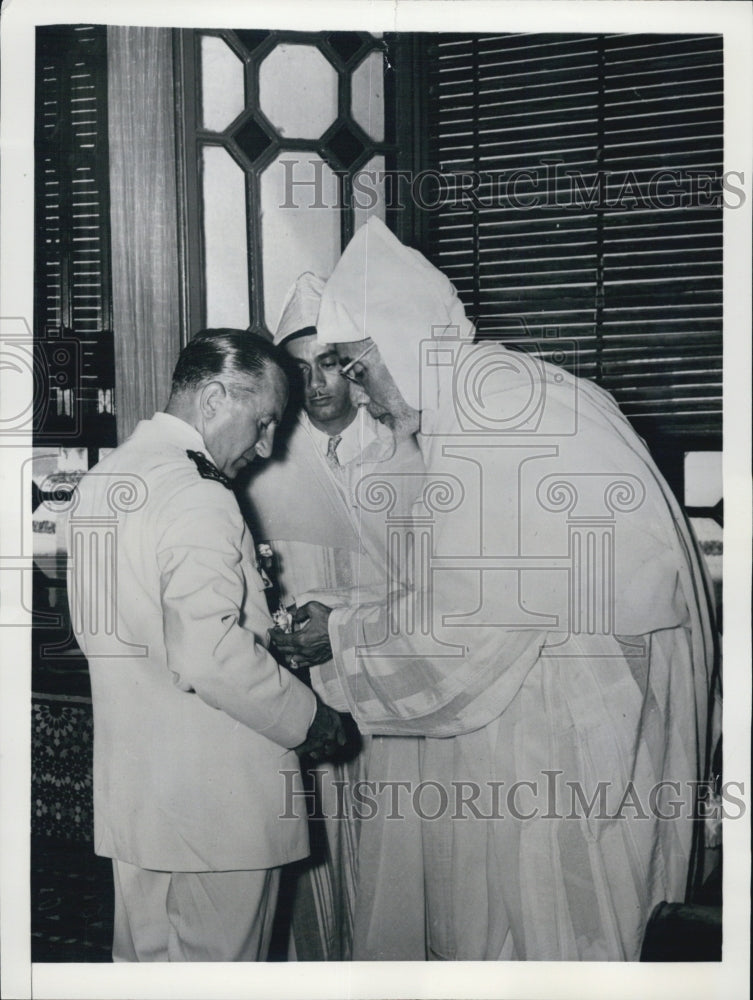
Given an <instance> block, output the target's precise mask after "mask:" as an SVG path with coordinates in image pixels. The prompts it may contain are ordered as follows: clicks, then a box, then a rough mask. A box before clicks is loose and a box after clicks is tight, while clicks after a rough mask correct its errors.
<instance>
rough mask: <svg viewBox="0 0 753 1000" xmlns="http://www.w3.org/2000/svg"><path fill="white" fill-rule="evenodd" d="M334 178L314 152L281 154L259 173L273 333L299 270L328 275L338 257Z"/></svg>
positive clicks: (268, 311)
mask: <svg viewBox="0 0 753 1000" xmlns="http://www.w3.org/2000/svg"><path fill="white" fill-rule="evenodd" d="M339 204H340V198H339V186H338V180H337V177H336V176H335V174H334V173H333V172H332V170H330V168H329V167H328V166H327V164H326V163H325V162H324V161H323V160H322V159H321V158H320V157H318V156H317V155H316V154H315V153H308V152H305V153H304V152H291V151H286V152H284V153H281V154H280V155H279V156H278V157H277V159H276V160H274V162H273V163H271V164H270V165H269V166H268V167H267V168H266V169H265V170H264V171H263V173H262V175H261V232H262V260H263V264H264V272H263V273H264V316H265V320H266V324H267V327H268V329H269V330H270V331H272V332H273V333H274V330H275V328H276V326H277V322H278V320H279V317H280V309H281V307H282V302H283V299H284V297H285V293H286V292H287V290H288V288H289V287H290V286H291V285H292V283H293V282H294V281H295V279H296V278H297V277H298V275H299V274H302V273H303V272H304V271H313V272H314V273H315V274H318V275H321V277H322V278H326V277H329V275H330V274H331V273H332V269H333V268H334V266H335V264H336V263H337V260H338V259H339V257H340V209H339Z"/></svg>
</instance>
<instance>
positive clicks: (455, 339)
mask: <svg viewBox="0 0 753 1000" xmlns="http://www.w3.org/2000/svg"><path fill="white" fill-rule="evenodd" d="M317 329H318V334H319V337H320V338H321V339H322V340H324V341H327V342H329V343H335V344H336V346H337V351H338V355H339V358H340V361H341V364H342V365H343V374H344V375H345V377H346V378H348V377H349V378H350V379H351V381H354V382H355V383H356V385H355V386H353V387H352V391H353V393H354V400H355V401H356V402H358V403H360V404H361V405H363V406H365V407H366V408H367V410H368V412H369V413H370V414H371V415H372V416H373V417H374V418H376V419H378V420H380V421H381V422H382V423H384V424H385V425H387V426H389V427H391V429H392V431H393V433H394V434H395V436H396V438H397V439H404V438H409V437H410V436H411V435H413V434H417V435H418V441H419V444H420V447H421V451H422V453H423V457H424V462H425V466H426V483H425V485H424V486H423V487H422V488H421V489H420V490H419V491H418V492H417V495H416V498H415V504H414V507H413V529H412V536H413V537H412V541H411V542H410V544H407V542H406V544H405V545H404V547H403V548H402V549H400V563H401V576H402V579H401V584H402V587H401V588H398V589H393V592H392V594H391V597H390V599H389V600H387V601H385V602H383V603H381V604H375V603H370V604H364V605H361V606H358V607H354V606H352V605H350V606H345V605H340V606H338V605H337V603H336V602H330V603H329V604H327V603H326V602H324V601H315V602H311V603H309V604H308V605H307V606H305V607H302V608H301V609H300V610H299V612H298V618H299V620H300V621H306V622H307V625H306V628H305V629H304V630H303V631H300V632H296V633H294V634H292V635H290V636H278V637H277V640H276V641H277V643H278V647H279V648H281V649H283V650H284V651H285V652H286V654H287V655H289V656H295V657H296V658H297V659H298V660H300V661H303V662H307V663H309V664H311V665H313V664H316V663H319V665H318V666H316V667H314V669H312V671H311V676H312V681H313V684H314V687H315V689H316V690H317V691H318V692H319V693H320V695H321V696H322V698H323V699H324V700H325V701H326V702H327V703H328V704H330V705H332V706H333V707H335V708H338V709H340V710H347V711H349V712H350V713H351V714H352V715H353V717H354V718H355V720H356V722H357V724H358V726H359V728H360V730H361V731H362V732H364V733H372V734H402V735H414V736H422V737H425V739H424V741H423V746H422V756H421V762H420V783H419V786H418V787H417V788H413V789H412V790H411V789H407V790H406V791H405V795H404V797H403V800H402V802H403V806H404V808H403V811H404V812H405V813H406V815H407V814H408V813H410V812H412V813H414V814H415V813H416V812H418V814H419V815H420V817H421V821H422V829H423V857H424V876H425V880H426V898H427V912H426V916H427V933H428V949H429V956H430V957H432V958H439V959H476V960H478V959H540V960H557V959H571V960H577V959H581V960H582V959H590V960H637V958H638V957H639V954H640V948H641V941H642V937H643V931H644V928H645V926H646V923H647V921H648V917H649V915H650V913H651V911H652V909H653V907H654V906H655V905H656V904H657V903H658V902H659V901H661V900H668V901H682V900H683V898H684V896H685V892H686V883H687V880H688V876H689V871H690V869H691V868H692V866H693V852H694V843H695V839H694V831H695V828H696V823H695V821H694V816H695V803H694V795H693V788H694V787H695V786H694V784H693V783H694V782H698V781H699V780H701V779H702V778H704V777H705V766H706V759H707V729H708V725H707V722H708V711H709V700H710V699H709V692H710V690H711V689H712V682H713V680H714V677H713V673H712V672H713V665H714V636H713V630H712V623H711V620H710V614H709V603H708V594H707V581H706V577H705V574H704V571H703V568H702V565H701V562H700V557H699V556H698V554H697V548H696V545H695V542H694V539H693V536H692V533H691V532H690V529H689V528H688V526H687V523H686V520H685V518H684V514H683V512H682V510H681V509H680V507H679V505H678V503H677V501H676V500H675V498H674V497H673V495H672V494H671V492H670V490H669V488H668V487H667V485H666V483H665V482H664V480H663V479H662V477H661V475H660V474H659V472H658V470H657V469H656V467H655V465H654V463H653V461H652V459H651V457H650V455H649V453H648V451H647V449H646V447H645V445H644V444H643V442H642V441H641V440H640V439H639V438H638V436H637V435H636V434H635V432H634V431H633V430H632V428H631V427H630V425H629V424H628V422H627V421H626V419H625V418H624V417H623V416H622V414H621V413H620V411H619V409H618V408H617V406H616V404H615V403H614V401H613V400H612V398H611V397H610V396H609V395H608V394H607V393H605V392H604V391H603V390H601V389H600V388H598V387H597V386H595V385H594V384H592V383H590V382H588V381H586V380H582V379H578V378H576V377H575V376H573V375H572V374H570V373H569V372H568V371H566V370H565V369H564V368H560V367H559V366H557V365H553V364H548V363H545V362H543V361H542V360H541V359H540V358H539V357H537V356H536V355H534V354H533V353H526V352H520V351H513V350H508V349H506V348H505V347H504V346H503V345H502V344H501V343H499V342H494V341H486V342H478V343H477V342H473V336H474V330H473V326H472V324H471V323H470V322H469V321H468V319H467V318H466V316H465V312H464V309H463V306H462V304H461V302H460V301H459V299H458V297H457V295H456V293H455V289H454V288H453V286H452V285H451V284H450V282H449V281H448V280H447V279H446V278H445V277H444V276H443V275H442V274H441V273H440V272H439V271H438V270H436V268H434V267H433V266H432V265H431V264H430V263H429V262H428V261H427V260H425V258H424V257H422V255H421V254H419V253H417V252H416V251H414V250H410V249H408V248H406V247H404V246H402V245H401V244H400V243H399V242H398V241H397V240H396V238H395V237H394V236H393V235H392V234H391V233H390V232H389V230H388V229H387V228H386V227H385V226H384V225H383V224H382V223H381V222H379V220H376V219H371V220H369V222H368V223H367V224H366V225H365V226H364V227H362V228H361V229H360V230H359V231H358V232H357V233H356V235H355V237H354V238H353V240H352V241H351V243H350V244H349V246H348V247H347V249H346V250H345V252H344V254H343V255H342V257H341V259H340V261H339V263H338V265H337V266H336V268H335V270H334V272H333V274H332V276H331V278H330V279H329V281H328V282H327V285H326V287H325V289H324V292H323V295H322V302H321V306H320V309H319V316H318V323H317ZM549 346H551V345H549ZM396 544H398V543H396ZM330 647H331V649H330ZM307 650H308V651H309V652H308V653H307ZM320 661H323V662H320Z"/></svg>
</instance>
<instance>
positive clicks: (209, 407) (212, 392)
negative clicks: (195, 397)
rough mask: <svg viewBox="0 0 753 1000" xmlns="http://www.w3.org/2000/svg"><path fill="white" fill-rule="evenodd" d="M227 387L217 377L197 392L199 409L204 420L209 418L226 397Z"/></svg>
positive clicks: (218, 408) (220, 406)
mask: <svg viewBox="0 0 753 1000" xmlns="http://www.w3.org/2000/svg"><path fill="white" fill-rule="evenodd" d="M227 395H228V392H227V389H226V388H225V386H224V385H223V384H222V382H220V381H219V380H218V379H214V380H213V381H211V382H207V383H206V384H205V385H203V386H202V388H201V392H200V393H199V409H200V410H201V415H202V416H203V417H204V418H205V419H206V420H211V419H212V418H213V417H214V416H216V414H217V412H218V411H219V410H220V409H221V408H222V406H223V405H224V403H225V400H226V399H227Z"/></svg>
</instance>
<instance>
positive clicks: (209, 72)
mask: <svg viewBox="0 0 753 1000" xmlns="http://www.w3.org/2000/svg"><path fill="white" fill-rule="evenodd" d="M245 106H246V95H245V92H244V86H243V63H242V62H241V60H240V59H239V58H238V56H237V55H236V54H235V52H233V51H232V49H230V48H229V47H228V45H227V44H226V42H225V41H223V39H222V38H217V37H215V36H214V35H202V37H201V119H202V124H203V126H204V128H205V129H209V131H210V132H222V130H223V129H225V128H227V126H228V125H229V124H230V122H231V121H233V119H234V118H237V117H238V115H239V114H240V113H241V111H243V109H244V107H245Z"/></svg>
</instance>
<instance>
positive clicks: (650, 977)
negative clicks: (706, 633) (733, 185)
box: [0, 0, 753, 1000]
mask: <svg viewBox="0 0 753 1000" xmlns="http://www.w3.org/2000/svg"><path fill="white" fill-rule="evenodd" d="M751 13H752V8H751V5H750V4H749V3H747V2H745V0H741V2H737V0H733V2H713V0H712V2H703V0H698V2H697V0H677V2H675V0H656V2H654V0H603V2H602V0H554V2H544V0H524V2H512V0H509V2H508V0H492V2H489V0H431V2H430V0H329V2H322V0H312V2H305V0H303V2H302V0H274V2H271V3H262V2H250V0H216V2H214V3H206V2H199V0H180V2H179V0H130V2H124V0H65V2H64V3H61V2H60V0H6V2H5V3H4V4H3V11H2V15H3V16H2V19H1V21H0V46H1V50H0V52H1V60H0V66H1V68H2V83H1V85H0V100H1V102H2V103H1V106H0V169H1V170H2V174H1V175H0V226H1V229H0V238H1V239H2V243H1V245H0V321H1V322H2V327H1V328H0V336H5V335H6V332H10V333H12V332H13V331H14V330H15V329H16V327H17V325H18V324H19V323H21V322H22V321H23V320H24V319H26V321H27V322H28V324H29V327H31V320H32V315H33V260H34V256H33V233H34V226H33V214H34V212H33V210H34V204H33V202H34V162H33V142H34V113H33V112H34V82H35V73H34V33H35V27H36V25H38V24H46V23H50V24H57V23H97V24H102V23H108V24H136V25H148V26H165V27H181V26H182V27H202V28H219V27H227V26H231V25H232V26H233V27H258V28H278V29H280V28H288V29H295V30H303V31H321V30H325V29H332V30H347V29H360V30H367V31H373V32H386V31H456V30H458V29H462V30H463V31H479V32H488V31H506V32H507V31H510V32H516V31H547V32H568V31H572V32H576V31H577V32H582V31H593V32H621V31H624V32H636V31H640V32H642V33H643V32H657V33H663V32H667V33H678V32H682V33H694V32H699V33H707V32H714V33H719V34H723V36H724V66H725V103H724V123H725V124H724V130H725V135H724V142H725V158H724V170H725V172H728V171H737V172H738V173H740V174H742V175H743V178H742V179H741V180H740V182H739V186H740V187H741V188H742V189H743V191H744V195H745V200H744V203H743V204H742V205H741V206H740V207H738V208H737V209H727V210H725V216H724V236H725V247H724V250H725V268H724V337H725V342H724V498H725V529H724V608H725V634H724V660H725V685H726V686H725V706H724V739H725V780H734V781H740V782H742V783H743V785H744V789H745V794H744V799H745V803H746V809H749V808H750V798H749V789H750V703H751V680H750V670H751V655H750V596H751V595H750V551H751V525H750V519H751V469H750V454H751V433H750V432H751V386H750V371H751V235H750V234H751V205H752V203H753V202H752V198H751V174H752V173H753V139H752V131H751V121H752V120H753V114H752V113H751V96H752V95H753V52H752V46H751V38H752V37H753V35H752V31H751V28H752V25H753V18H752V16H751ZM11 381H12V387H11ZM29 381H30V380H29ZM6 387H7V390H8V391H7V392H6V393H3V392H2V390H3V388H6ZM26 391H27V389H26V388H24V387H22V388H21V389H19V388H18V378H17V377H16V378H14V379H13V380H6V379H5V376H4V373H3V372H0V407H2V408H3V412H5V413H8V412H10V413H13V412H18V409H17V408H16V409H14V407H17V406H18V397H17V393H18V392H22V393H23V392H26ZM28 394H29V398H31V384H29V386H28ZM0 426H1V424H0ZM29 457H30V442H29V447H28V448H26V447H18V448H7V447H6V448H0V496H2V498H3V499H2V510H1V513H2V522H1V526H0V570H3V569H7V570H9V571H7V572H0V608H2V621H3V622H4V623H8V622H11V623H12V624H11V625H10V626H9V627H6V628H3V629H2V631H1V632H0V651H1V652H2V673H1V675H0V685H1V686H0V695H1V700H0V724H1V726H2V730H1V731H2V757H1V758H0V766H1V768H2V770H1V772H0V781H1V784H0V789H1V792H0V794H1V795H2V799H1V800H0V803H1V806H2V868H1V870H0V887H1V893H2V895H1V896H0V907H1V909H0V943H1V946H2V994H3V996H4V997H5V998H7V1000H13V998H19V1000H20V998H22V997H24V998H25V997H32V996H33V997H34V998H40V1000H41V998H53V1000H62V998H68V997H70V998H76V1000H84V998H92V1000H104V998H129V1000H130V998H137V997H144V998H146V997H149V998H152V997H162V996H165V997H167V996H180V997H186V998H194V997H195V998H214V997H218V998H219V997H222V998H235V997H239V998H240V997H243V998H246V997H263V998H269V997H275V998H276V997H280V998H282V997H290V998H295V1000H299V998H301V997H304V996H305V997H312V998H314V997H316V998H319V997H321V998H322V1000H325V998H326V1000H332V998H335V997H338V998H339V997H353V998H356V997H358V998H360V997H363V998H377V997H379V998H388V997H389V998H391V997H396V998H397V997H406V998H419V997H421V998H423V997H432V998H433V997H437V998H439V997H447V998H460V997H469V998H474V1000H475V998H478V1000H480V998H486V997H490V998H491V997H494V998H497V997H499V998H502V997H511V998H513V997H514V998H524V997H531V998H534V997H542V996H546V997H547V998H560V997H562V998H566V997H572V998H577V1000H584V998H587V997H595V998H596V997H598V998H602V997H604V996H605V995H606V996H609V997H610V998H611V1000H622V998H625V1000H634V998H635V997H647V996H665V997H677V996H682V997H684V998H686V1000H691V998H695V997H698V998H701V997H703V1000H707V998H708V997H709V996H732V997H735V998H736V1000H738V998H741V997H743V996H746V995H747V991H748V974H747V973H748V969H749V947H750V941H749V912H750V909H749V908H750V898H749V885H750V821H749V817H748V815H746V816H745V817H743V818H742V819H741V820H736V821H733V820H725V823H724V853H725V865H724V945H723V956H724V957H723V962H722V963H708V964H706V963H699V964H695V963H693V964H674V963H672V964H669V963H667V964H664V963H660V964H650V965H640V964H636V963H629V964H624V965H622V964H620V965H606V964H602V963H577V964H573V963H568V964H567V965H566V966H565V965H563V964H560V963H533V962H530V963H524V962H516V963H504V964H500V963H447V964H442V965H438V964H436V963H426V964H423V963H422V964H412V963H387V962H385V963H374V964H369V963H344V964H337V963H327V964H317V965H316V967H315V968H312V967H309V966H304V967H301V966H300V965H295V964H290V965H286V964H284V963H268V964H261V965H256V966H254V967H250V966H248V965H246V964H238V965H219V966H217V965H203V964H200V965H196V964H193V965H183V966H177V965H174V966H168V965H149V966H146V965H105V964H103V965H96V964H65V965H63V964H35V965H33V966H32V965H31V962H30V901H29V815H30V739H29V711H28V709H29V705H30V694H31V689H30V666H29V663H30V628H29V627H28V624H29V623H28V613H26V612H24V611H23V609H22V608H21V607H20V606H18V586H19V585H18V577H19V574H18V573H17V572H13V565H15V564H13V563H12V562H7V563H5V564H4V563H3V561H2V558H3V556H2V554H3V553H6V552H15V551H17V550H18V541H17V540H18V538H19V536H20V532H21V530H22V527H21V525H22V524H23V523H24V519H23V518H22V516H21V514H22V511H21V509H20V489H19V474H20V469H21V467H22V463H23V462H24V461H25V460H27V459H28V458H29ZM24 542H25V544H24V549H23V551H29V550H30V548H29V546H30V539H25V540H24ZM30 576H31V574H30V573H25V574H24V577H26V578H27V579H26V581H25V584H24V585H25V586H26V588H27V593H26V601H25V602H24V603H26V604H27V606H28V599H29V597H30ZM14 602H15V603H14Z"/></svg>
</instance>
